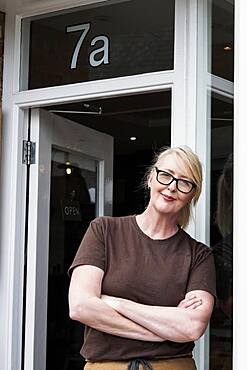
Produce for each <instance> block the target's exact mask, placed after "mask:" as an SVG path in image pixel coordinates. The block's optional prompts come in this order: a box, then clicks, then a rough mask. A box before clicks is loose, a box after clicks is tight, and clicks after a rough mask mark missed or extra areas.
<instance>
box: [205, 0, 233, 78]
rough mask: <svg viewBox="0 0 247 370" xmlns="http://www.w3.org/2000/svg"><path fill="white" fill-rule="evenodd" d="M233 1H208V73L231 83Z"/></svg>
mask: <svg viewBox="0 0 247 370" xmlns="http://www.w3.org/2000/svg"><path fill="white" fill-rule="evenodd" d="M233 3H234V1H232V2H231V1H229V0H208V5H209V6H208V9H209V18H208V19H209V21H210V22H209V36H210V38H211V50H210V51H209V55H211V60H209V72H211V73H212V74H214V75H216V76H219V77H222V78H224V79H226V80H230V81H233V78H234V75H233V70H234V5H233Z"/></svg>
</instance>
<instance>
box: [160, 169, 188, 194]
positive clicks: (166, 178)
mask: <svg viewBox="0 0 247 370" xmlns="http://www.w3.org/2000/svg"><path fill="white" fill-rule="evenodd" d="M157 180H158V181H159V182H160V183H162V184H163V185H170V184H171V183H172V181H174V180H175V181H176V186H177V189H178V190H179V191H181V192H183V193H189V192H190V191H191V190H192V188H193V184H192V183H190V182H188V181H186V180H183V179H176V178H174V177H173V176H172V175H171V174H170V173H167V172H163V171H160V172H157Z"/></svg>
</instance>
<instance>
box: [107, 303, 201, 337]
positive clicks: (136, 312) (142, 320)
mask: <svg viewBox="0 0 247 370" xmlns="http://www.w3.org/2000/svg"><path fill="white" fill-rule="evenodd" d="M114 309H115V310H116V311H118V312H119V313H120V314H121V315H123V316H125V317H127V318H128V319H130V320H132V321H134V322H136V323H138V324H139V325H141V326H143V327H145V328H147V329H148V330H150V331H152V332H153V333H155V334H156V335H158V336H159V337H161V338H164V340H171V341H174V342H188V341H193V340H196V339H198V338H199V337H200V336H201V335H202V333H203V331H204V330H205V329H206V326H207V322H202V320H201V318H200V314H199V313H198V312H196V310H189V309H184V308H179V307H159V306H146V305H143V304H139V303H136V302H133V301H129V300H126V299H121V298H117V299H116V301H115V303H114Z"/></svg>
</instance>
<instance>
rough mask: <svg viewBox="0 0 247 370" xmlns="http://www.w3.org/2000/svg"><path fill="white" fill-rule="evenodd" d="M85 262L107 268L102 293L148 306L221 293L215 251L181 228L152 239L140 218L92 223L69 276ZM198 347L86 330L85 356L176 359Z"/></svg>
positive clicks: (90, 329)
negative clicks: (196, 293) (187, 296)
mask: <svg viewBox="0 0 247 370" xmlns="http://www.w3.org/2000/svg"><path fill="white" fill-rule="evenodd" d="M85 264H87V265H93V266H97V267H99V268H101V269H102V270H104V272H105V274H104V279H103V283H102V294H107V295H111V296H116V297H122V298H126V299H130V300H132V301H135V302H139V303H142V304H146V305H151V306H152V305H155V306H177V305H178V303H179V302H180V301H181V300H182V299H183V298H184V296H185V294H186V293H187V292H189V291H192V290H196V289H200V290H205V291H207V292H209V293H211V294H213V295H215V294H216V287H215V268H214V261H213V256H212V252H211V249H210V248H208V247H207V246H205V245H204V244H202V243H199V242H197V241H196V240H194V239H193V238H191V237H190V236H189V235H188V234H187V233H186V232H185V231H184V230H182V229H179V230H178V232H177V233H176V234H175V235H173V236H172V237H170V238H168V239H163V240H153V239H151V238H150V237H148V236H147V235H146V234H144V233H143V232H142V231H141V229H140V228H139V226H138V224H137V222H136V218H135V216H127V217H99V218H96V219H95V220H94V221H92V222H91V224H90V226H89V228H88V230H87V232H86V234H85V235H84V238H83V240H82V242H81V245H80V247H79V249H78V252H77V254H76V256H75V259H74V261H73V263H72V265H71V267H70V269H69V272H70V273H71V271H72V269H74V268H75V267H76V266H79V265H85ZM151 309H152V308H150V310H151ZM193 347H194V343H193V342H188V343H175V342H172V341H165V342H161V343H160V342H146V341H140V340H133V339H127V338H121V337H118V336H114V335H110V334H106V333H103V332H100V331H97V330H95V329H92V328H89V327H86V329H85V341H84V344H83V347H82V350H81V354H82V355H83V356H84V357H85V358H86V359H88V360H91V361H99V360H125V359H131V358H136V357H142V358H155V357H160V356H161V357H162V356H171V357H173V356H177V355H182V354H186V353H188V352H191V351H192V349H193Z"/></svg>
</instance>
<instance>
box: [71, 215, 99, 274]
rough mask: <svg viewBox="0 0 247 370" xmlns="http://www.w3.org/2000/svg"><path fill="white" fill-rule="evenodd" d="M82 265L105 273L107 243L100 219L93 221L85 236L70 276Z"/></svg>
mask: <svg viewBox="0 0 247 370" xmlns="http://www.w3.org/2000/svg"><path fill="white" fill-rule="evenodd" d="M80 265H93V266H96V267H99V268H100V269H102V270H103V271H105V243H104V235H103V231H102V224H101V222H100V219H95V220H93V221H92V222H91V223H90V225H89V227H88V229H87V231H86V233H85V234H84V237H83V239H82V241H81V244H80V246H79V248H78V251H77V253H76V255H75V258H74V260H73V262H72V265H71V266H70V268H69V270H68V274H69V276H71V274H72V271H73V269H74V268H75V267H77V266H80Z"/></svg>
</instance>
